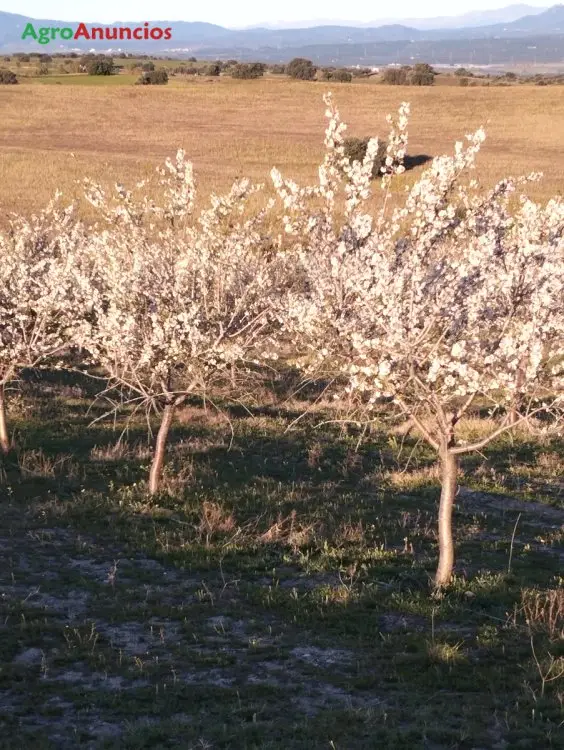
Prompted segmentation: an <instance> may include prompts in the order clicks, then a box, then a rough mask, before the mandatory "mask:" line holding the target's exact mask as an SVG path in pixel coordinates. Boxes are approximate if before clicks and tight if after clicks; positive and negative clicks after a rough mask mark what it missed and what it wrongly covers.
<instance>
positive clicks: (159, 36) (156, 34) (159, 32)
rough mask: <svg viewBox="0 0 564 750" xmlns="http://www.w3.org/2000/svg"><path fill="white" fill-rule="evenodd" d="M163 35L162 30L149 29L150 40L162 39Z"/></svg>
mask: <svg viewBox="0 0 564 750" xmlns="http://www.w3.org/2000/svg"><path fill="white" fill-rule="evenodd" d="M163 34H164V31H163V30H162V29H159V28H156V29H151V39H155V40H157V39H162V37H163Z"/></svg>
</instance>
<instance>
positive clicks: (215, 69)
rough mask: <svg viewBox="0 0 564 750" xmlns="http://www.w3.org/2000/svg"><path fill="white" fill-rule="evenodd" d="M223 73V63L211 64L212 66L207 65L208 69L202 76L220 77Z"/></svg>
mask: <svg viewBox="0 0 564 750" xmlns="http://www.w3.org/2000/svg"><path fill="white" fill-rule="evenodd" d="M220 73H221V63H217V62H215V63H211V64H210V65H206V67H205V68H204V69H203V70H202V75H205V76H218V75H219V74H220Z"/></svg>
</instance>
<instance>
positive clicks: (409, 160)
mask: <svg viewBox="0 0 564 750" xmlns="http://www.w3.org/2000/svg"><path fill="white" fill-rule="evenodd" d="M432 160H433V157H432V156H429V155H428V154H413V155H411V154H406V155H405V157H404V159H403V166H404V167H405V171H406V172H409V170H410V169H415V168H416V167H421V166H423V164H427V163H428V162H430V161H432Z"/></svg>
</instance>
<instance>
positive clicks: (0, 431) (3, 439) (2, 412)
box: [0, 383, 10, 454]
mask: <svg viewBox="0 0 564 750" xmlns="http://www.w3.org/2000/svg"><path fill="white" fill-rule="evenodd" d="M9 450H10V438H9V436H8V425H7V423H6V392H5V390H4V383H2V384H0V451H1V452H2V453H4V454H6V453H8V452H9Z"/></svg>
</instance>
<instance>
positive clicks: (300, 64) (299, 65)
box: [286, 57, 317, 81]
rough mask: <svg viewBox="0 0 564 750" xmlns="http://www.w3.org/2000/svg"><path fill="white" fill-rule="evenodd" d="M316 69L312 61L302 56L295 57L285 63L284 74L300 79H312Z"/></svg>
mask: <svg viewBox="0 0 564 750" xmlns="http://www.w3.org/2000/svg"><path fill="white" fill-rule="evenodd" d="M316 70H317V68H316V67H315V65H314V64H313V63H312V61H311V60H306V59H305V58H304V57H295V58H294V59H293V60H291V61H290V62H289V63H288V65H286V74H287V75H289V76H290V78H297V79H299V80H300V81H313V79H314V78H315V72H316Z"/></svg>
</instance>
